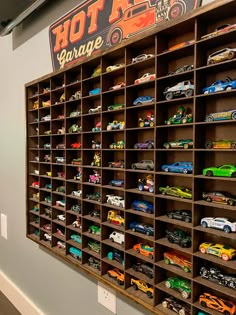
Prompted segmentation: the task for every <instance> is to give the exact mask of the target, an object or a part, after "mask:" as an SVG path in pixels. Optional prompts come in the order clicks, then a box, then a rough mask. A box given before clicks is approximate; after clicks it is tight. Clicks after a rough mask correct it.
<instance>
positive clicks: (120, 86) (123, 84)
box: [109, 82, 126, 90]
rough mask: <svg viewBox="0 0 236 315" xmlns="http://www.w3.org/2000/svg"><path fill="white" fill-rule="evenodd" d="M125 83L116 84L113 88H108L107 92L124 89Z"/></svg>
mask: <svg viewBox="0 0 236 315" xmlns="http://www.w3.org/2000/svg"><path fill="white" fill-rule="evenodd" d="M125 85H126V84H125V82H118V83H116V84H115V85H114V86H111V87H109V90H118V89H121V88H123V87H125Z"/></svg>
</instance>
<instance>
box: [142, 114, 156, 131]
mask: <svg viewBox="0 0 236 315" xmlns="http://www.w3.org/2000/svg"><path fill="white" fill-rule="evenodd" d="M138 122H139V127H141V128H142V127H153V126H154V124H155V118H154V114H153V112H151V111H148V112H146V113H145V116H144V117H140V118H139V120H138Z"/></svg>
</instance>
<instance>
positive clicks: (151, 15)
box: [49, 0, 201, 70]
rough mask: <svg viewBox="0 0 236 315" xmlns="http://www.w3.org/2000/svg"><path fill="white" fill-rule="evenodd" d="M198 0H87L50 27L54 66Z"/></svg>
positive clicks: (116, 41) (189, 7)
mask: <svg viewBox="0 0 236 315" xmlns="http://www.w3.org/2000/svg"><path fill="white" fill-rule="evenodd" d="M200 2H201V0H87V1H85V2H83V3H82V4H80V5H79V6H78V7H76V8H75V9H73V10H72V11H70V12H69V13H68V14H66V15H65V16H63V17H62V18H60V19H59V20H58V21H56V22H55V23H53V24H52V25H51V26H50V29H49V36H50V46H51V55H52V62H53V68H54V70H56V69H60V68H63V67H64V66H66V65H68V64H71V63H72V62H74V61H78V60H83V59H84V58H86V57H90V56H91V55H94V54H97V53H99V52H101V51H102V50H104V49H106V48H109V47H111V46H114V45H117V44H119V43H121V42H122V41H123V40H125V39H127V38H130V37H133V36H135V35H137V34H140V33H141V32H143V31H145V30H147V29H151V28H153V27H155V26H157V25H158V24H160V23H162V22H165V21H168V20H173V19H175V18H177V17H179V16H182V15H183V14H185V13H186V12H189V11H192V10H194V9H196V8H197V7H198V6H200Z"/></svg>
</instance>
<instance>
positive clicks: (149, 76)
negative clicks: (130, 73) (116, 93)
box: [134, 73, 156, 84]
mask: <svg viewBox="0 0 236 315" xmlns="http://www.w3.org/2000/svg"><path fill="white" fill-rule="evenodd" d="M155 79H156V74H155V73H152V74H151V73H145V74H143V75H142V76H141V78H139V79H136V80H135V81H134V84H140V83H144V82H147V81H151V80H155Z"/></svg>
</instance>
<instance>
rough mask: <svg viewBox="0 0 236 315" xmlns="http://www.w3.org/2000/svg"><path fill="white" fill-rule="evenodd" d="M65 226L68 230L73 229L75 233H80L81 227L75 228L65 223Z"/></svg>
mask: <svg viewBox="0 0 236 315" xmlns="http://www.w3.org/2000/svg"><path fill="white" fill-rule="evenodd" d="M66 228H67V229H70V230H72V231H75V232H77V233H79V234H81V233H82V230H81V229H79V228H76V227H73V226H72V224H70V225H67V226H66Z"/></svg>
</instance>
